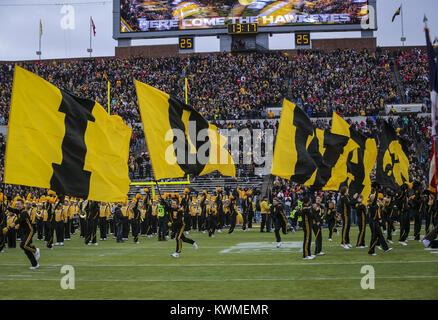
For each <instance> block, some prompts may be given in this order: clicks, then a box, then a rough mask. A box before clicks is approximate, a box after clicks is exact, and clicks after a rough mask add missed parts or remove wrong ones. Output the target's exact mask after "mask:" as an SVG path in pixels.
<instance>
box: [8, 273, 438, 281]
mask: <svg viewBox="0 0 438 320" xmlns="http://www.w3.org/2000/svg"><path fill="white" fill-rule="evenodd" d="M361 279H362V278H361V277H314V278H309V277H307V278H303V277H300V278H271V279H267V278H250V279H236V278H232V279H223V278H222V279H162V280H160V279H76V281H79V282H81V281H82V282H224V281H324V280H332V281H333V280H335V281H337V280H361ZM376 279H438V275H419V276H387V277H376ZM10 280H13V281H17V280H20V281H60V279H59V278H57V279H48V278H44V279H43V278H41V279H35V278H33V279H9V278H0V281H10Z"/></svg>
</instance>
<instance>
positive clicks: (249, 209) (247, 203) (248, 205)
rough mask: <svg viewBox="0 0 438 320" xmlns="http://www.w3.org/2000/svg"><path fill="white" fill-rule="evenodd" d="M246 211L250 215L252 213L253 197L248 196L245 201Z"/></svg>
mask: <svg viewBox="0 0 438 320" xmlns="http://www.w3.org/2000/svg"><path fill="white" fill-rule="evenodd" d="M245 209H246V211H247V212H248V213H252V197H251V196H247V197H246V199H245Z"/></svg>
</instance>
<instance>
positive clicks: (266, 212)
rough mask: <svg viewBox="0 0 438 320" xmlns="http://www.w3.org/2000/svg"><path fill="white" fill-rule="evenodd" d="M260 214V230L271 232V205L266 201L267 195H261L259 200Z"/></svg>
mask: <svg viewBox="0 0 438 320" xmlns="http://www.w3.org/2000/svg"><path fill="white" fill-rule="evenodd" d="M260 214H261V216H262V222H261V224H260V232H265V231H264V229H265V226H266V232H271V205H270V204H269V203H268V197H263V200H262V202H260Z"/></svg>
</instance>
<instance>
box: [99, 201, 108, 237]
mask: <svg viewBox="0 0 438 320" xmlns="http://www.w3.org/2000/svg"><path fill="white" fill-rule="evenodd" d="M109 210H110V206H109V203H106V202H102V203H101V204H100V207H99V231H100V240H101V241H105V240H106V234H107V231H108V218H107V216H108V211H109Z"/></svg>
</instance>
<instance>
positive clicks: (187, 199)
mask: <svg viewBox="0 0 438 320" xmlns="http://www.w3.org/2000/svg"><path fill="white" fill-rule="evenodd" d="M190 198H191V197H190V194H185V195H184V197H183V198H182V200H181V207H182V208H183V210H184V213H185V214H186V215H187V214H190Z"/></svg>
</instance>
